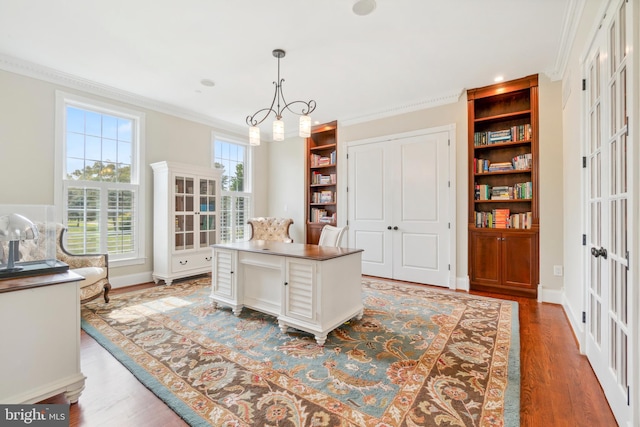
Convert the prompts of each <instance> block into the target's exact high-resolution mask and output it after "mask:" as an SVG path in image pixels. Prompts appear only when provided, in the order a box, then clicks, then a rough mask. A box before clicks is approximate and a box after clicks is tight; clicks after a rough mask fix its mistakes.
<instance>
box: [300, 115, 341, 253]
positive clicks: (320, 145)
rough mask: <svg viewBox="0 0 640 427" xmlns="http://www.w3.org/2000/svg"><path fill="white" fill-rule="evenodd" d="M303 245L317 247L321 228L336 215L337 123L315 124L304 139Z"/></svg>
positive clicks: (333, 219)
mask: <svg viewBox="0 0 640 427" xmlns="http://www.w3.org/2000/svg"><path fill="white" fill-rule="evenodd" d="M305 172H306V182H305V200H306V218H307V224H306V242H307V243H308V244H314V245H315V244H318V240H319V239H320V233H321V232H322V227H324V226H325V224H330V225H336V221H337V216H338V199H337V197H338V191H337V189H338V122H337V121H333V122H329V123H325V124H322V125H316V126H314V127H313V128H312V129H311V136H310V137H309V138H307V160H306V167H305Z"/></svg>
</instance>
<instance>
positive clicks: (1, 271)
mask: <svg viewBox="0 0 640 427" xmlns="http://www.w3.org/2000/svg"><path fill="white" fill-rule="evenodd" d="M22 270H24V267H12V268H9V267H7V268H0V273H14V272H16V271H22Z"/></svg>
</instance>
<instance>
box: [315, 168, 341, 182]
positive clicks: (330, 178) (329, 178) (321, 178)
mask: <svg viewBox="0 0 640 427" xmlns="http://www.w3.org/2000/svg"><path fill="white" fill-rule="evenodd" d="M335 183H336V174H335V173H332V174H329V175H323V174H321V173H320V172H315V171H314V172H312V173H311V184H335Z"/></svg>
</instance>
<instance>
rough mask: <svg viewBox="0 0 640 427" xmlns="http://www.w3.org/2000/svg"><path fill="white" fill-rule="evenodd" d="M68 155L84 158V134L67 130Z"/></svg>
mask: <svg viewBox="0 0 640 427" xmlns="http://www.w3.org/2000/svg"><path fill="white" fill-rule="evenodd" d="M67 157H79V158H84V135H82V134H79V133H73V132H67Z"/></svg>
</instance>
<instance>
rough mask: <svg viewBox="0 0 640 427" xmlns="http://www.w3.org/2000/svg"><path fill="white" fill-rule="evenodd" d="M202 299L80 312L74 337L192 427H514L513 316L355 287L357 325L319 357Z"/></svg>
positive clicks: (299, 340) (159, 292) (155, 293)
mask: <svg viewBox="0 0 640 427" xmlns="http://www.w3.org/2000/svg"><path fill="white" fill-rule="evenodd" d="M209 286H210V278H209V277H204V278H198V279H195V280H190V281H187V282H175V283H174V284H173V285H171V286H159V287H154V288H150V289H145V290H142V291H136V292H131V293H126V294H120V295H114V296H112V298H111V302H110V303H109V304H104V302H102V303H101V302H93V303H89V304H85V305H83V307H82V328H83V329H84V330H85V331H86V332H87V333H88V334H89V335H91V336H92V337H94V338H95V339H96V340H97V341H98V342H99V343H100V344H101V345H102V346H104V347H105V348H106V349H107V350H109V351H110V352H111V353H112V354H113V355H114V356H115V357H116V358H117V359H118V360H119V361H120V362H121V363H123V364H124V365H125V366H126V367H127V368H128V369H129V370H130V371H131V372H133V374H134V375H135V376H136V377H137V378H138V379H139V380H140V381H141V382H142V383H143V384H145V386H147V387H148V388H149V389H151V390H152V391H153V392H154V393H155V394H156V395H158V397H159V398H160V399H162V400H163V401H165V402H166V403H167V404H168V405H169V406H170V407H171V408H172V409H173V410H174V411H175V412H176V413H178V414H179V415H180V416H181V417H182V418H183V419H184V420H185V421H186V422H188V423H189V424H190V425H193V426H200V425H214V426H318V427H319V426H331V427H334V426H372V427H373V426H375V427H383V426H409V427H413V426H503V425H506V426H514V427H515V426H518V425H519V408H520V366H519V332H518V311H517V310H518V309H517V304H516V303H513V302H510V301H502V300H497V299H489V298H481V297H477V296H470V295H467V294H464V293H454V292H448V291H439V290H433V289H430V288H425V287H418V286H411V285H401V284H394V283H390V282H386V281H381V280H371V279H366V278H364V279H363V299H364V306H365V312H364V317H363V318H362V319H361V320H359V321H358V320H351V321H349V322H347V323H346V324H344V325H342V326H341V327H340V328H338V329H336V330H334V331H333V332H331V333H330V334H329V337H328V338H327V342H326V343H325V345H324V347H320V346H318V345H317V344H316V343H315V340H314V338H313V336H311V335H310V334H307V333H304V332H298V331H296V330H294V329H289V331H288V332H287V333H286V334H283V333H281V332H280V330H279V328H278V325H277V320H276V319H275V318H274V317H272V316H269V315H265V314H261V313H258V312H256V311H253V310H250V309H245V310H243V311H242V313H241V315H240V316H239V317H236V316H234V315H233V313H232V312H231V310H229V309H226V308H218V309H215V308H213V306H212V304H211V303H210V302H209V298H208V294H209V290H210V287H209ZM338 297H339V296H338Z"/></svg>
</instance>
